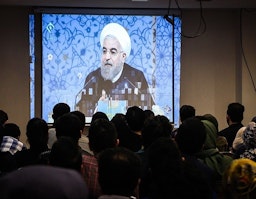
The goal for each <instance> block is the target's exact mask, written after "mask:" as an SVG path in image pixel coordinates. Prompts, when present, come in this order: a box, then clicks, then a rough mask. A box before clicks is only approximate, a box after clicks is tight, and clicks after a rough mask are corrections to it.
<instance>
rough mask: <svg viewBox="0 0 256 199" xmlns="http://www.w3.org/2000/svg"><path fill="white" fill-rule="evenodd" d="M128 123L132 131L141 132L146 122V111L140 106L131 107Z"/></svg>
mask: <svg viewBox="0 0 256 199" xmlns="http://www.w3.org/2000/svg"><path fill="white" fill-rule="evenodd" d="M125 117H126V121H127V123H128V125H129V127H130V128H131V130H132V131H141V130H142V128H143V125H144V121H145V114H144V111H143V110H142V109H141V108H139V107H138V106H131V107H129V108H128V109H127V111H126V114H125Z"/></svg>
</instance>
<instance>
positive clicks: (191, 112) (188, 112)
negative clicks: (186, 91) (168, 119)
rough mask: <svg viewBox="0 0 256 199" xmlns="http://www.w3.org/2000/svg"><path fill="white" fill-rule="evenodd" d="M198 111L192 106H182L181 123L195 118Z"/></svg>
mask: <svg viewBox="0 0 256 199" xmlns="http://www.w3.org/2000/svg"><path fill="white" fill-rule="evenodd" d="M195 114H196V110H195V108H194V107H193V106H191V105H182V106H181V107H180V121H181V122H183V121H184V120H185V119H187V118H190V117H194V116H195Z"/></svg>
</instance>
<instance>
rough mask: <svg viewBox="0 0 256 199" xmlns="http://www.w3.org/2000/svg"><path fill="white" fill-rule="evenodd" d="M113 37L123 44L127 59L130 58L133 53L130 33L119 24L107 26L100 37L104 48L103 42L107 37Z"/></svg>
mask: <svg viewBox="0 0 256 199" xmlns="http://www.w3.org/2000/svg"><path fill="white" fill-rule="evenodd" d="M108 35H112V36H114V37H115V38H117V40H118V41H119V43H120V44H121V47H122V49H123V51H124V52H125V53H126V57H129V55H130V52H131V39H130V36H129V34H128V32H127V31H126V30H125V28H124V27H123V26H121V25H120V24H117V23H109V24H107V25H106V26H105V27H104V28H103V30H102V32H101V35H100V44H101V46H103V41H104V39H105V37H106V36H108Z"/></svg>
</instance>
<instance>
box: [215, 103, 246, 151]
mask: <svg viewBox="0 0 256 199" xmlns="http://www.w3.org/2000/svg"><path fill="white" fill-rule="evenodd" d="M243 118H244V106H243V105H242V104H240V103H238V102H233V103H230V104H229V105H228V108H227V115H226V120H227V124H228V127H227V128H225V129H223V130H221V131H219V133H218V135H220V136H224V137H225V138H226V139H227V141H228V147H229V149H230V150H232V144H233V141H234V139H235V137H236V134H237V132H238V130H239V129H240V128H241V127H243V126H244V125H243V124H242V120H243Z"/></svg>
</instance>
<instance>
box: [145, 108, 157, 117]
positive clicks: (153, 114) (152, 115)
mask: <svg viewBox="0 0 256 199" xmlns="http://www.w3.org/2000/svg"><path fill="white" fill-rule="evenodd" d="M144 114H145V120H147V119H152V118H154V116H155V113H154V112H153V111H152V110H150V109H146V110H144Z"/></svg>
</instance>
